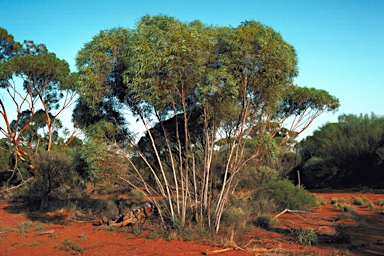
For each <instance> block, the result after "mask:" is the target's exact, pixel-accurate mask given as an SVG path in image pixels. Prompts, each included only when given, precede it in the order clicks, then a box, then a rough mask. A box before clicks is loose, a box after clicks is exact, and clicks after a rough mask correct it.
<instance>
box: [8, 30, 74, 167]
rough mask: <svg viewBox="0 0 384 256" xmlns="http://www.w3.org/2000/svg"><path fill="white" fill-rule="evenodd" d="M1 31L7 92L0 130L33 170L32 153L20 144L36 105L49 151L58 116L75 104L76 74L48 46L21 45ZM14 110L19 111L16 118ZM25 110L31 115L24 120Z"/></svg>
mask: <svg viewBox="0 0 384 256" xmlns="http://www.w3.org/2000/svg"><path fill="white" fill-rule="evenodd" d="M0 32H1V38H0V39H1V42H0V45H1V46H2V49H1V51H0V52H1V57H2V59H1V62H0V85H1V90H2V91H4V94H3V95H2V97H1V99H0V113H1V116H2V117H3V122H4V124H2V125H1V127H0V131H1V132H2V133H3V134H4V135H5V136H6V137H7V138H8V139H9V140H10V141H11V142H12V144H13V145H14V146H15V149H16V153H17V155H18V156H19V157H20V158H21V159H22V160H23V161H24V162H25V163H27V161H29V163H27V164H28V165H29V167H30V168H32V169H33V165H32V164H31V162H30V161H31V160H32V156H31V152H29V151H28V148H27V147H24V146H25V145H22V143H21V140H22V137H23V134H24V133H25V132H26V130H27V129H28V127H29V126H30V124H31V122H32V121H33V119H34V116H35V113H36V110H37V108H42V110H43V112H44V114H45V122H46V126H47V129H48V143H47V150H48V151H49V150H50V149H51V147H52V140H53V135H54V132H55V131H54V126H55V122H56V119H57V117H58V115H59V114H61V113H62V111H63V110H65V109H66V108H68V107H69V106H70V105H71V104H73V103H74V99H75V96H76V94H75V91H74V90H72V89H71V88H72V87H73V86H74V83H75V81H76V75H75V74H73V73H70V69H69V66H68V63H67V62H66V61H64V60H60V59H58V58H57V57H56V55H55V54H54V53H50V52H48V50H47V48H46V47H45V45H43V44H35V43H34V42H33V41H24V43H23V44H20V43H17V42H14V40H13V37H12V36H11V35H10V34H8V33H7V31H6V30H4V29H1V31H0ZM3 47H7V48H3ZM12 111H15V112H16V115H15V116H14V117H12V114H11V112H12ZM25 111H27V112H28V118H26V119H25V118H24V119H23V120H22V117H25V115H22V113H26V112H25ZM53 111H55V113H52V112H53ZM11 120H13V122H12V121H11ZM11 124H12V125H11ZM25 157H26V158H29V160H26V159H25Z"/></svg>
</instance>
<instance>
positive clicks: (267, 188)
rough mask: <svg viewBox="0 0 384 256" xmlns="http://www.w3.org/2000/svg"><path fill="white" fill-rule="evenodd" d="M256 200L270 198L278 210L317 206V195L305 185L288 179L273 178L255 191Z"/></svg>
mask: <svg viewBox="0 0 384 256" xmlns="http://www.w3.org/2000/svg"><path fill="white" fill-rule="evenodd" d="M255 193H256V194H255V196H254V198H253V199H254V200H256V201H257V200H258V199H260V198H268V199H269V200H270V201H273V202H274V203H275V205H276V210H278V211H283V210H284V209H287V208H288V209H291V210H297V209H310V208H312V207H314V206H316V196H315V195H313V194H311V193H309V192H308V191H307V190H305V189H304V188H303V187H298V186H295V185H294V184H293V183H292V182H290V181H289V180H287V179H283V180H272V181H269V182H267V183H265V184H263V185H262V186H261V187H260V190H259V191H256V192H255Z"/></svg>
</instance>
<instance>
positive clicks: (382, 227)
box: [0, 193, 384, 256]
mask: <svg viewBox="0 0 384 256" xmlns="http://www.w3.org/2000/svg"><path fill="white" fill-rule="evenodd" d="M316 194H317V195H318V196H322V197H324V199H325V200H326V201H327V204H326V205H324V206H322V207H321V208H320V209H315V210H314V211H313V212H310V213H298V214H297V215H296V214H292V213H286V214H283V215H281V216H279V217H278V219H279V224H278V225H277V226H275V228H274V229H271V230H264V229H260V228H257V227H252V228H250V229H249V231H248V232H246V233H245V234H242V235H241V236H237V237H236V243H237V245H238V246H240V247H245V245H246V244H247V243H248V242H249V241H252V243H250V244H249V246H248V248H249V250H248V252H243V251H240V250H230V251H226V252H222V253H220V254H217V255H276V254H277V255H343V254H348V255H384V245H383V244H384V215H382V212H383V208H382V207H378V206H377V205H375V206H376V208H375V209H374V210H371V209H369V208H368V207H366V206H364V205H363V206H356V215H354V216H353V217H350V216H349V215H348V214H346V213H343V212H341V211H340V210H337V209H334V207H333V205H331V204H329V200H330V199H332V198H337V199H340V198H343V197H349V198H350V199H352V197H354V196H355V197H357V196H365V197H367V198H368V199H370V200H371V201H372V202H373V203H376V202H377V200H378V199H384V195H383V194H363V193H316ZM49 218H52V220H54V219H55V220H57V219H60V218H61V219H62V220H63V221H65V222H63V223H62V224H52V223H53V222H47V223H46V222H44V223H43V222H39V221H38V218H33V214H29V215H26V214H24V213H18V212H17V208H15V207H14V206H12V205H8V204H6V203H4V202H3V203H1V202H0V255H4V256H8V255H92V256H97V255H141V256H144V255H202V253H203V252H207V251H215V250H220V249H223V247H219V246H210V245H205V244H200V243H196V242H193V241H188V242H185V241H180V240H172V241H167V240H163V239H147V235H148V231H147V232H144V233H141V234H140V235H134V234H132V233H129V232H120V231H119V230H118V229H117V230H113V231H111V230H107V229H106V228H105V227H103V226H93V225H92V223H87V222H82V223H81V222H67V221H66V220H68V219H69V218H68V213H66V212H64V211H61V212H60V211H58V212H55V213H52V214H51V215H48V214H47V215H46V216H44V220H49ZM341 224H343V225H344V226H345V227H346V231H347V232H348V234H349V235H350V237H351V241H350V243H347V244H338V243H335V242H334V240H333V238H334V237H335V235H336V229H337V227H338V226H340V225H341ZM299 227H312V228H314V229H315V231H316V232H317V234H318V235H319V244H318V245H317V246H304V245H300V244H298V243H297V241H296V240H295V238H294V237H293V235H292V234H291V233H290V230H294V229H298V228H299Z"/></svg>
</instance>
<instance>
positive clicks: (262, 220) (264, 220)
mask: <svg viewBox="0 0 384 256" xmlns="http://www.w3.org/2000/svg"><path fill="white" fill-rule="evenodd" d="M271 219H272V218H271V216H269V215H268V214H260V215H258V216H257V217H256V220H255V221H254V225H255V226H257V227H260V228H264V229H268V228H270V226H271Z"/></svg>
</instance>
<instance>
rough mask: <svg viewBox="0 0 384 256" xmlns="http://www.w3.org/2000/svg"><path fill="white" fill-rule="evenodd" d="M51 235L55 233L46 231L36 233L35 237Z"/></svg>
mask: <svg viewBox="0 0 384 256" xmlns="http://www.w3.org/2000/svg"><path fill="white" fill-rule="evenodd" d="M53 233H55V230H48V231H44V232H36V233H35V235H36V236H41V235H46V234H53Z"/></svg>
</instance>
